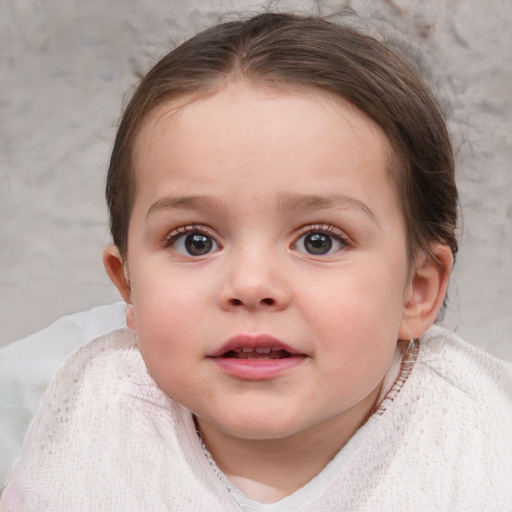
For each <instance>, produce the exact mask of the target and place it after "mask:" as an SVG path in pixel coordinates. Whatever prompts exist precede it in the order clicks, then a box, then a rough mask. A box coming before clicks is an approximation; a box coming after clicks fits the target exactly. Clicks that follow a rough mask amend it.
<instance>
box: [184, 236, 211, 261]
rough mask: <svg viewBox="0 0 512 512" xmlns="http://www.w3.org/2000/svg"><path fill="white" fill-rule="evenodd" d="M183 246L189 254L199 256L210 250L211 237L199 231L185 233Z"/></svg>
mask: <svg viewBox="0 0 512 512" xmlns="http://www.w3.org/2000/svg"><path fill="white" fill-rule="evenodd" d="M185 247H186V248H187V251H188V252H189V254H192V255H193V256H201V255H203V254H207V253H209V252H210V250H211V248H212V239H211V238H210V237H209V236H206V235H201V234H200V233H196V234H192V235H187V237H186V238H185Z"/></svg>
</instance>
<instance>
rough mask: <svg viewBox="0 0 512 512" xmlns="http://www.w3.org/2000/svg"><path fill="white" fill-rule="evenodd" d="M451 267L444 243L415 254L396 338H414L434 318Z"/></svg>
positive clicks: (439, 306) (422, 331)
mask: <svg viewBox="0 0 512 512" xmlns="http://www.w3.org/2000/svg"><path fill="white" fill-rule="evenodd" d="M452 266H453V255H452V251H451V249H450V248H449V247H448V246H447V245H443V244H433V245H432V247H431V253H430V254H429V255H427V254H425V253H423V252H422V253H420V254H418V255H417V256H416V259H415V261H414V264H413V266H412V268H411V275H410V276H409V282H408V286H407V290H406V293H405V304H404V312H403V315H402V322H401V324H400V331H399V339H401V340H411V339H412V338H414V339H417V338H419V337H420V336H422V335H423V334H424V333H425V331H426V330H427V329H428V328H429V327H430V326H431V325H432V324H433V323H434V322H435V321H436V318H437V315H438V313H439V310H440V309H441V307H442V305H443V302H444V299H445V297H446V291H447V289H448V282H449V280H450V275H451V272H452Z"/></svg>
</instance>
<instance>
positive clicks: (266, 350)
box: [221, 347, 292, 359]
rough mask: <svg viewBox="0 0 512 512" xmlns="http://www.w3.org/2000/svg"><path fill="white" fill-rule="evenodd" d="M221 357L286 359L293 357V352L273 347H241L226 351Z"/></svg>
mask: <svg viewBox="0 0 512 512" xmlns="http://www.w3.org/2000/svg"><path fill="white" fill-rule="evenodd" d="M221 357H227V358H233V359H284V358H286V357H292V354H291V353H290V352H288V351H287V350H283V349H275V348H272V347H255V348H250V347H244V348H242V347H239V348H235V349H234V350H229V351H227V352H225V353H224V354H222V356H221Z"/></svg>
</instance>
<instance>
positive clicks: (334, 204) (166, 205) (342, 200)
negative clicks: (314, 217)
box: [146, 193, 380, 226]
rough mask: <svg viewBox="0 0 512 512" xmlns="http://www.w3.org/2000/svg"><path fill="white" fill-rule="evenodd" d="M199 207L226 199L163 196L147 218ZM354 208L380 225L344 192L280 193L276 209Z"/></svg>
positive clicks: (214, 205)
mask: <svg viewBox="0 0 512 512" xmlns="http://www.w3.org/2000/svg"><path fill="white" fill-rule="evenodd" d="M199 207H202V208H204V207H206V208H209V207H210V208H213V209H218V210H221V209H223V208H227V206H226V203H225V201H224V200H219V199H217V198H215V197H212V196H208V195H201V196H182V197H163V198H162V199H159V200H158V201H156V203H154V204H153V205H151V207H150V208H149V210H148V212H147V214H146V218H147V217H149V216H150V215H151V214H154V213H157V212H159V211H162V210H193V209H196V208H199ZM330 208H334V209H353V210H357V211H359V212H362V213H364V214H365V215H366V216H367V217H369V218H370V219H371V220H372V221H373V222H375V224H377V225H379V226H380V224H379V221H378V220H377V217H376V216H375V214H374V213H373V212H372V210H371V209H370V208H369V207H368V206H367V205H366V204H365V203H363V202H362V201H360V200H359V199H356V198H355V197H351V196H347V195H343V194H329V195H314V194H288V193H280V194H279V195H278V197H277V203H276V210H277V211H278V212H286V211H298V210H326V209H330Z"/></svg>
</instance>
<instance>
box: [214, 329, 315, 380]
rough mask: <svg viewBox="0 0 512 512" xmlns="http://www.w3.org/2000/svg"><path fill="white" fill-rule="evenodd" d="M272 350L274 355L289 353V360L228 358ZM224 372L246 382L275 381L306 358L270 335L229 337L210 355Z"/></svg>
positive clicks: (282, 358)
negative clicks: (234, 353)
mask: <svg viewBox="0 0 512 512" xmlns="http://www.w3.org/2000/svg"><path fill="white" fill-rule="evenodd" d="M269 348H270V349H271V350H272V352H279V351H286V352H287V355H286V357H278V358H266V357H264V356H262V357H258V358H254V359H253V358H248V359H246V358H236V357H225V355H226V354H227V353H228V352H232V351H236V350H237V349H242V350H243V349H245V350H246V351H248V350H254V349H267V350H268V349H269ZM208 357H209V358H210V359H211V360H212V361H213V362H214V363H215V365H216V366H217V367H218V368H219V369H220V370H221V371H222V372H224V373H227V374H229V375H231V376H233V377H236V378H239V379H244V380H269V379H275V378H277V377H279V376H280V375H282V374H283V373H286V372H287V371H289V370H291V369H293V368H295V367H297V366H299V365H300V364H302V363H303V362H304V361H305V359H306V355H305V354H302V353H300V352H299V351H298V350H297V349H295V348H293V347H291V346H290V345H288V344H286V343H283V342H282V341H281V340H279V339H278V338H275V337H274V336H271V335H268V334H239V335H236V336H233V337H231V338H229V339H228V340H227V341H226V342H225V343H224V344H223V345H222V346H221V347H220V348H219V349H218V350H215V351H214V352H212V353H211V354H209V356H208Z"/></svg>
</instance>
